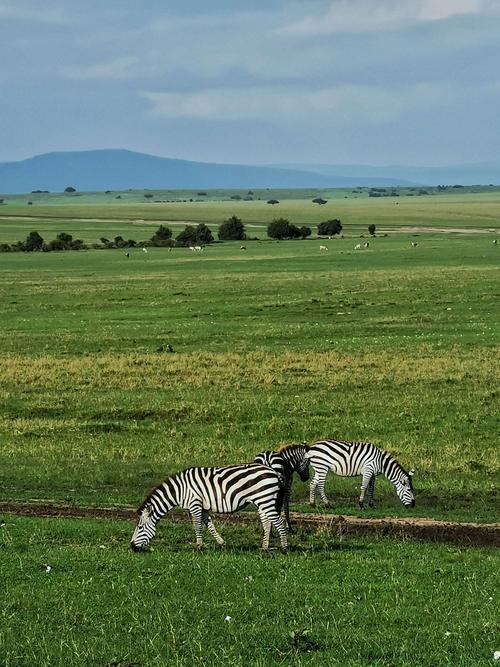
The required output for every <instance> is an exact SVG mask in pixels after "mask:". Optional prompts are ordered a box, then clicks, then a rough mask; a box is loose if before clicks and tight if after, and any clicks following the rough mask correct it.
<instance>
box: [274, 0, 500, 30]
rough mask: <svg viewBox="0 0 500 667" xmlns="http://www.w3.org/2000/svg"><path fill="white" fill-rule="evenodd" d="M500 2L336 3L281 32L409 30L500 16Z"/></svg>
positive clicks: (356, 0) (391, 0)
mask: <svg viewBox="0 0 500 667" xmlns="http://www.w3.org/2000/svg"><path fill="white" fill-rule="evenodd" d="M499 9H500V7H499V3H498V0H335V1H334V2H332V3H331V4H330V7H329V8H328V10H327V12H326V14H323V15H314V16H305V17H303V18H302V19H299V20H297V21H295V22H292V23H289V24H287V25H285V26H283V27H281V28H278V29H277V31H276V32H277V33H279V34H282V35H289V36H313V35H329V34H334V33H362V32H376V31H382V30H395V29H400V28H405V27H408V26H411V25H414V24H416V23H420V22H425V21H427V22H429V21H441V20H444V19H448V18H451V17H453V16H459V15H465V14H497V13H499Z"/></svg>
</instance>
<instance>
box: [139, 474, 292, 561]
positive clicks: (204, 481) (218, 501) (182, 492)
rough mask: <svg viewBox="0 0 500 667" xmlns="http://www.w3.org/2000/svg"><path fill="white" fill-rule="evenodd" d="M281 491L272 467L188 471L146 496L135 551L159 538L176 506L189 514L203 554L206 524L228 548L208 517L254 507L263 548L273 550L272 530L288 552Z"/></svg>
mask: <svg viewBox="0 0 500 667" xmlns="http://www.w3.org/2000/svg"><path fill="white" fill-rule="evenodd" d="M280 491H281V482H280V478H279V476H278V474H277V473H276V472H275V471H274V470H272V469H271V468H269V467H267V466H262V465H258V464H249V465H234V466H227V467H224V468H188V469H187V470H184V471H183V472H180V473H177V474H176V475H172V476H171V477H168V478H167V479H166V480H165V481H163V482H161V484H159V485H158V486H157V487H156V488H155V489H153V491H152V492H151V493H150V494H149V495H148V496H147V498H146V500H145V501H144V502H143V503H142V505H141V506H140V507H139V509H138V510H137V513H138V515H139V520H138V523H137V526H136V528H135V530H134V534H133V535H132V539H131V542H130V546H131V548H132V549H133V550H134V551H140V550H141V549H144V548H145V547H146V546H147V545H148V544H149V542H150V541H151V540H152V538H153V537H154V535H155V533H156V524H157V523H158V521H159V520H160V519H161V518H162V517H163V516H165V514H166V513H167V512H168V511H169V510H171V509H172V508H173V507H177V506H179V507H182V508H183V509H187V510H188V511H189V512H190V514H191V518H192V520H193V526H194V532H195V534H196V546H197V547H198V548H201V547H202V546H203V536H202V524H204V525H205V526H206V527H207V529H208V532H209V533H210V534H211V535H212V537H213V538H214V539H215V541H216V542H217V543H218V544H220V545H223V544H224V540H223V539H222V537H221V536H220V535H219V533H218V532H217V530H216V528H215V526H214V524H213V522H212V519H211V518H210V515H209V511H212V512H219V513H221V514H225V513H230V512H236V511H237V510H239V509H241V508H242V507H244V506H245V505H247V504H248V503H253V504H254V505H255V506H256V508H257V511H258V513H259V517H260V520H261V522H262V527H263V530H264V537H263V541H262V548H263V549H268V547H269V537H270V533H271V524H272V525H274V526H275V528H276V530H277V531H278V533H279V536H280V542H281V548H282V550H284V551H285V550H286V549H287V546H288V545H287V537H286V528H285V523H284V521H283V519H282V518H281V517H280V515H279V513H278V512H277V510H276V506H277V500H278V496H279V493H280Z"/></svg>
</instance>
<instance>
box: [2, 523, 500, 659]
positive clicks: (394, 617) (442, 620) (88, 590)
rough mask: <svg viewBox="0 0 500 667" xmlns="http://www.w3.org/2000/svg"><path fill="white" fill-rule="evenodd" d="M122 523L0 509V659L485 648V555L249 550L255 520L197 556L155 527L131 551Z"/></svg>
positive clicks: (187, 533) (317, 655)
mask: <svg viewBox="0 0 500 667" xmlns="http://www.w3.org/2000/svg"><path fill="white" fill-rule="evenodd" d="M131 530H132V527H131V526H129V525H128V524H125V523H120V522H107V521H87V520H85V521H83V520H78V521H76V520H73V521H68V520H62V519H57V520H54V519H44V520H40V519H37V520H33V519H26V518H12V517H6V525H5V526H3V527H2V528H1V529H0V531H1V532H0V567H1V571H2V577H1V579H0V592H1V594H2V600H3V602H2V605H1V609H0V664H2V665H3V666H5V667H27V666H28V665H37V667H58V666H61V667H62V666H64V667H77V666H78V667H80V666H81V667H83V666H85V667H86V666H88V665H109V666H110V665H114V666H115V667H117V666H118V665H119V666H120V667H131V666H132V665H134V666H136V667H139V666H141V667H145V666H148V667H152V666H155V665H158V666H160V665H162V666H163V665H178V666H184V665H185V666H186V667H188V666H189V667H190V666H191V665H216V664H220V665H224V666H233V665H234V666H236V665H238V666H241V667H247V666H248V665H252V666H256V667H263V666H265V665H318V666H321V667H324V666H325V665H332V666H334V665H338V666H339V667H410V666H412V667H413V666H414V665H418V666H419V667H434V666H436V665H440V666H441V665H454V666H456V667H468V666H470V667H480V666H481V665H490V664H492V659H493V652H494V651H495V650H498V648H499V647H498V643H496V642H497V639H498V629H499V628H498V622H497V615H496V611H497V609H498V600H497V599H496V596H497V591H498V588H497V584H498V581H497V576H496V572H498V551H495V550H493V549H488V548H481V549H479V548H476V549H466V548H458V547H447V546H443V545H436V544H420V543H415V542H412V541H409V542H396V541H393V540H389V539H378V540H368V539H362V540H361V539H346V540H344V541H339V540H337V539H333V538H332V537H331V535H329V534H327V533H322V532H320V533H314V534H312V533H311V534H308V533H300V532H299V534H298V535H296V536H294V537H293V543H294V544H295V545H296V546H295V547H294V548H292V551H291V553H290V554H289V555H288V556H282V555H281V554H280V553H279V552H275V553H271V554H270V555H268V556H263V555H260V554H259V552H258V546H257V545H258V543H259V541H260V535H259V530H258V527H257V520H256V523H255V528H254V529H252V528H251V527H245V528H238V527H236V526H229V525H225V526H223V527H222V532H223V534H224V536H225V537H226V539H227V541H228V545H229V546H228V547H227V549H226V550H224V551H219V550H217V548H215V547H214V546H212V545H211V544H210V546H208V547H207V549H206V551H205V553H202V554H198V553H196V552H194V551H193V547H192V545H191V544H189V543H188V541H190V540H191V541H192V537H193V536H192V534H191V527H190V526H183V525H175V526H174V525H172V524H169V523H168V521H167V520H165V521H163V522H162V523H161V524H160V530H159V536H158V538H157V539H156V541H155V543H154V546H155V548H154V551H152V552H150V553H146V554H133V553H132V552H131V551H129V550H128V549H127V543H128V540H129V539H130V535H131ZM47 566H49V568H50V571H47V569H48V568H47ZM495 589H496V592H495Z"/></svg>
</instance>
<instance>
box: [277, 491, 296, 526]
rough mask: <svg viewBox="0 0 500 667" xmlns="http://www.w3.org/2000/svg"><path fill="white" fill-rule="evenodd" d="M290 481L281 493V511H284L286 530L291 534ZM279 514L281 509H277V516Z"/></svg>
mask: <svg viewBox="0 0 500 667" xmlns="http://www.w3.org/2000/svg"><path fill="white" fill-rule="evenodd" d="M291 482H292V480H290V482H289V483H288V484H287V485H286V487H285V490H284V492H283V509H284V514H285V519H286V525H287V526H288V530H289V531H290V532H291V533H293V527H292V522H291V521H290V495H291V493H292V483H291ZM280 513H281V508H278V514H280Z"/></svg>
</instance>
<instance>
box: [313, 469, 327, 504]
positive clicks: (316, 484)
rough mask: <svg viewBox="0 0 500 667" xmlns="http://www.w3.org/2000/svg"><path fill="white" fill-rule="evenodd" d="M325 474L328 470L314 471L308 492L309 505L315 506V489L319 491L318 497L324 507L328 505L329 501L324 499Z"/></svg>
mask: <svg viewBox="0 0 500 667" xmlns="http://www.w3.org/2000/svg"><path fill="white" fill-rule="evenodd" d="M327 474H328V470H316V471H315V473H314V477H313V479H312V482H311V487H310V491H309V502H310V503H311V505H315V504H316V489H319V495H320V496H321V500H322V501H323V502H324V504H325V505H329V504H330V501H329V500H328V498H327V497H326V493H325V482H326V476H327Z"/></svg>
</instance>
